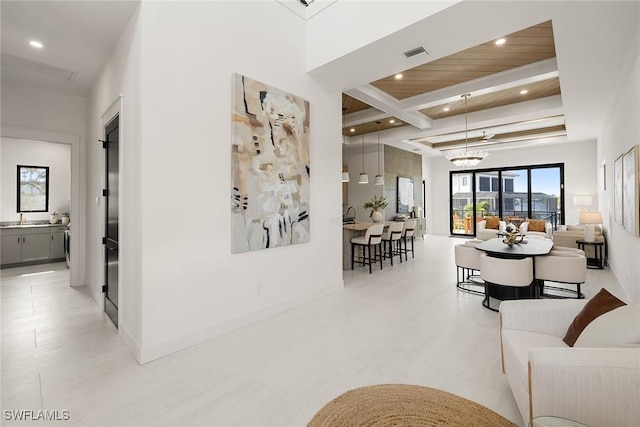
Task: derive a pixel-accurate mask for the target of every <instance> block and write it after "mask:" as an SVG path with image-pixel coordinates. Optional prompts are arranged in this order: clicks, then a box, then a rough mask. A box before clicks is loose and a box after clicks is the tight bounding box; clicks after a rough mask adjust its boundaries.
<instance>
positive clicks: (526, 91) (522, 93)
mask: <svg viewBox="0 0 640 427" xmlns="http://www.w3.org/2000/svg"><path fill="white" fill-rule="evenodd" d="M528 93H529V91H528V90H527V89H522V90H521V91H520V95H526V94H528Z"/></svg>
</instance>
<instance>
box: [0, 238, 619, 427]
mask: <svg viewBox="0 0 640 427" xmlns="http://www.w3.org/2000/svg"><path fill="white" fill-rule="evenodd" d="M461 241H462V240H461V239H457V238H449V237H444V236H427V237H426V239H425V240H424V241H422V240H417V241H416V258H415V259H410V260H409V262H406V263H403V264H399V263H395V266H394V267H390V266H389V265H388V262H387V264H386V265H385V268H384V270H383V271H379V270H378V271H375V272H374V274H372V275H369V273H368V269H364V268H359V269H357V270H355V271H345V272H344V280H345V288H344V290H343V291H342V292H338V293H335V294H333V295H330V296H327V297H324V298H321V299H318V300H316V301H313V302H311V303H308V304H305V305H302V306H300V307H297V308H295V309H292V310H289V311H286V312H284V313H281V314H279V315H277V316H274V317H271V318H269V319H267V320H264V321H261V322H258V323H255V324H253V325H251V326H248V327H245V328H242V329H240V330H237V331H235V332H232V333H229V334H226V335H223V336H220V337H218V338H216V339H212V340H209V341H206V342H204V343H201V344H199V345H197V346H194V347H191V348H188V349H186V350H183V351H180V352H178V353H175V354H172V355H170V356H167V357H164V358H162V359H160V360H157V361H154V362H152V363H148V364H146V365H144V366H139V365H138V364H137V363H136V361H135V360H134V358H133V357H132V356H131V354H130V353H129V351H128V350H127V349H126V348H125V346H124V345H123V343H122V342H121V340H120V339H119V338H118V336H117V335H116V330H115V328H114V327H113V325H112V324H111V323H110V322H109V320H108V319H107V318H106V317H105V315H104V314H103V313H102V312H100V311H99V310H98V308H97V306H96V305H95V303H94V302H93V300H92V299H91V297H90V295H89V294H88V292H87V291H86V290H85V289H84V288H83V287H79V288H70V287H69V286H68V270H67V268H66V265H65V264H64V263H58V264H46V265H41V266H35V267H22V268H11V269H4V270H2V271H1V277H2V284H1V292H2V326H3V327H2V409H3V415H2V418H3V419H2V424H3V425H31V424H33V425H38V426H45V425H55V426H304V425H305V424H306V423H307V422H308V421H309V419H311V417H312V416H313V415H314V414H315V412H316V411H318V410H319V409H320V408H321V407H322V406H323V405H324V404H325V403H326V402H328V401H329V400H331V399H332V398H334V397H336V396H338V395H339V394H341V393H343V392H345V391H347V390H349V389H352V388H355V387H360V386H364V385H371V384H381V383H411V384H420V385H425V386H428V387H435V388H439V389H442V390H446V391H449V392H452V393H455V394H458V395H460V396H463V397H466V398H468V399H472V400H474V401H477V402H479V403H481V404H483V405H485V406H487V407H489V408H491V409H493V410H495V411H496V412H498V413H500V414H502V415H503V416H505V417H507V418H509V419H511V420H513V421H514V422H516V423H518V424H522V420H521V418H520V415H519V412H518V410H517V408H516V405H515V402H514V400H513V397H512V395H511V392H510V390H509V387H508V385H507V382H506V379H505V378H504V376H503V374H502V372H501V370H500V355H499V344H498V315H497V314H496V313H494V312H491V311H489V310H487V309H485V308H483V307H482V306H481V299H482V297H481V296H477V295H471V294H466V293H461V292H458V291H456V288H455V267H454V262H453V246H454V245H455V244H457V243H460V242H461ZM602 286H605V287H607V288H608V289H610V290H611V291H612V292H614V293H616V292H617V291H618V287H617V283H616V281H615V278H614V277H613V274H612V273H611V272H610V270H608V269H605V270H589V272H588V282H587V283H586V284H585V285H584V286H583V291H584V293H585V294H586V295H587V297H590V296H592V295H593V294H595V293H596V292H597V291H598V290H599V289H600V287H602ZM20 409H33V410H58V411H63V410H66V411H69V415H70V419H69V420H68V421H52V422H50V423H47V422H43V421H37V422H32V423H25V422H13V421H7V419H6V413H5V412H4V411H5V410H20Z"/></svg>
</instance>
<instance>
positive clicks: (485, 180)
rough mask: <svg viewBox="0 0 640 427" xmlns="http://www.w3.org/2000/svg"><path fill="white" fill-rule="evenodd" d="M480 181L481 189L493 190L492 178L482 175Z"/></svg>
mask: <svg viewBox="0 0 640 427" xmlns="http://www.w3.org/2000/svg"><path fill="white" fill-rule="evenodd" d="M478 182H479V183H480V189H479V191H491V180H490V179H489V177H488V176H481V177H480V178H478Z"/></svg>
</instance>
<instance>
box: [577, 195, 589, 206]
mask: <svg viewBox="0 0 640 427" xmlns="http://www.w3.org/2000/svg"><path fill="white" fill-rule="evenodd" d="M592 203H593V198H592V197H591V196H573V205H574V206H591V204H592Z"/></svg>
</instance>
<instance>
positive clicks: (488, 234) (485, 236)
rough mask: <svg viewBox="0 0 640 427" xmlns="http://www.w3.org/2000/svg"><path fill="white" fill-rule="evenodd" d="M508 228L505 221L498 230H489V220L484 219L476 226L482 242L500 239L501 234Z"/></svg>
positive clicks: (477, 235) (477, 234) (478, 236)
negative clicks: (495, 238) (499, 234)
mask: <svg viewBox="0 0 640 427" xmlns="http://www.w3.org/2000/svg"><path fill="white" fill-rule="evenodd" d="M506 228H507V223H506V222H505V221H500V223H499V225H498V228H497V229H493V228H487V220H486V219H483V220H482V221H480V222H479V223H478V224H476V237H477V238H478V239H480V240H489V239H493V238H494V237H498V233H499V232H504V230H505V229H506Z"/></svg>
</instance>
